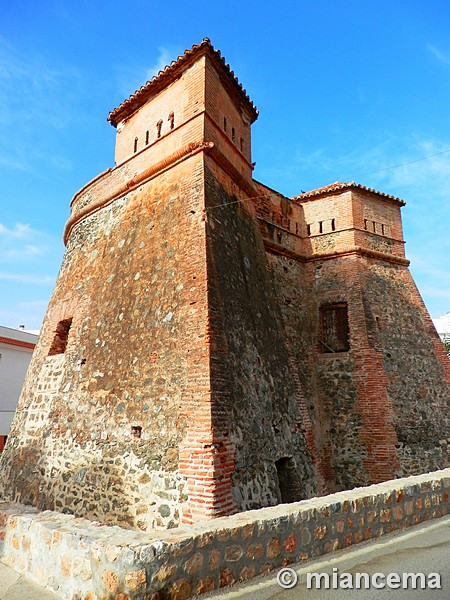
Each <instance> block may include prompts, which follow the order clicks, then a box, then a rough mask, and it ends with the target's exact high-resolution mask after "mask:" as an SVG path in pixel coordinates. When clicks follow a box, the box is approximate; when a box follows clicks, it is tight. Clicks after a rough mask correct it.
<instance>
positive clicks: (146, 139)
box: [145, 131, 150, 146]
mask: <svg viewBox="0 0 450 600" xmlns="http://www.w3.org/2000/svg"><path fill="white" fill-rule="evenodd" d="M149 137H150V132H149V131H146V132H145V145H146V146H148V142H149Z"/></svg>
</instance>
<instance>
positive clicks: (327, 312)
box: [319, 303, 350, 352]
mask: <svg viewBox="0 0 450 600" xmlns="http://www.w3.org/2000/svg"><path fill="white" fill-rule="evenodd" d="M319 344H320V352H348V350H349V349H350V346H349V330H348V314H347V304H345V303H342V304H332V305H329V306H322V307H321V308H320V311H319Z"/></svg>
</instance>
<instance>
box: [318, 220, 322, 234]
mask: <svg viewBox="0 0 450 600" xmlns="http://www.w3.org/2000/svg"><path fill="white" fill-rule="evenodd" d="M319 233H323V221H319Z"/></svg>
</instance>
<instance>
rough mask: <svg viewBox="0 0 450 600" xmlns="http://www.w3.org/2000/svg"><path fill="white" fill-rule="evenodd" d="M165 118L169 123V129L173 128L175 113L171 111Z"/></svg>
mask: <svg viewBox="0 0 450 600" xmlns="http://www.w3.org/2000/svg"><path fill="white" fill-rule="evenodd" d="M167 120H168V121H169V123H170V129H173V128H174V127H175V114H174V113H173V112H171V113H170V114H169V116H168V118H167Z"/></svg>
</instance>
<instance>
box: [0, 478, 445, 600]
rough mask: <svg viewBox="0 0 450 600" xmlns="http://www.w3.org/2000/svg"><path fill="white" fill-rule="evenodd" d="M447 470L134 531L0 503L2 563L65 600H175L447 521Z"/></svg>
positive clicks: (0, 553)
mask: <svg viewBox="0 0 450 600" xmlns="http://www.w3.org/2000/svg"><path fill="white" fill-rule="evenodd" d="M449 492H450V469H446V470H442V471H436V472H434V473H429V474H426V475H419V476H415V477H409V478H405V479H398V480H395V481H387V482H385V483H381V484H377V485H373V486H370V487H366V488H357V489H355V490H352V491H350V492H339V493H336V494H333V495H330V496H324V497H321V498H314V499H311V500H305V501H302V502H298V503H294V504H285V505H279V506H277V507H272V508H264V509H260V510H256V511H248V512H244V513H240V514H238V515H234V516H231V517H222V518H219V519H215V520H212V521H209V522H207V523H203V524H197V525H193V526H189V527H184V528H179V529H176V530H172V531H161V532H153V533H139V532H133V531H128V530H124V529H121V528H120V527H117V526H114V527H106V526H100V525H98V524H96V523H92V522H89V521H86V520H85V519H78V518H75V517H73V516H69V515H62V514H59V513H54V512H50V511H45V512H39V511H38V510H37V509H35V508H30V507H25V506H21V505H18V504H8V503H5V502H0V558H1V560H2V561H3V562H5V563H6V564H8V565H10V566H11V567H13V568H14V569H15V570H16V571H19V572H20V573H25V574H29V575H30V576H31V577H32V578H33V579H34V580H36V581H37V582H39V583H40V584H41V585H44V586H46V587H47V588H49V589H51V590H53V591H55V592H56V593H57V594H59V595H60V596H61V597H62V598H66V599H70V600H113V599H120V600H138V599H143V598H145V599H146V600H164V599H171V600H176V599H178V600H181V599H186V598H189V597H190V596H193V595H196V594H201V593H203V592H207V591H211V590H213V589H216V588H219V587H224V586H227V585H232V584H233V583H235V582H238V581H245V580H247V579H251V578H252V577H255V576H256V575H260V574H264V573H268V572H269V571H271V570H273V569H276V568H278V567H281V566H285V565H288V564H294V563H297V562H300V561H306V560H308V559H310V558H316V557H318V556H321V555H323V554H327V553H329V552H333V551H336V550H338V549H340V548H345V547H349V546H351V545H353V544H356V543H359V542H361V541H363V540H369V539H374V538H378V537H380V536H382V535H384V534H386V533H390V532H392V531H395V530H399V529H404V528H406V527H409V526H411V525H416V524H418V523H421V522H424V521H427V520H429V519H434V518H438V517H441V516H444V515H447V514H448V513H449V504H450V503H449Z"/></svg>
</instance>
